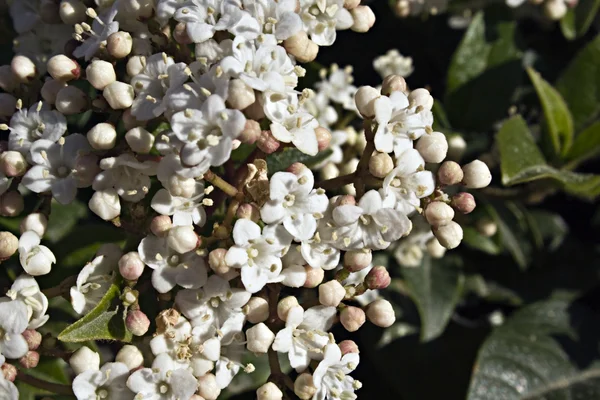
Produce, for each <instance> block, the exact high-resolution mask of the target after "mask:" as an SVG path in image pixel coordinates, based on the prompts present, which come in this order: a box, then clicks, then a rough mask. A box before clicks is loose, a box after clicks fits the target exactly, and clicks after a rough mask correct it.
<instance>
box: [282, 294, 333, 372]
mask: <svg viewBox="0 0 600 400" xmlns="http://www.w3.org/2000/svg"><path fill="white" fill-rule="evenodd" d="M335 314H336V309H335V307H326V306H316V307H311V308H309V309H308V310H306V311H304V309H303V308H302V307H301V306H295V307H292V309H291V310H290V311H289V313H288V316H287V320H286V323H285V328H284V329H282V330H280V331H279V332H277V336H276V337H275V342H274V343H273V350H275V351H278V352H280V353H288V357H289V359H290V365H291V366H292V368H295V369H296V371H297V372H302V371H303V370H305V369H306V367H308V364H309V363H310V360H311V359H312V360H321V359H322V358H323V348H324V347H325V346H326V345H327V343H329V334H328V333H327V331H328V330H329V328H331V326H332V325H333V321H334V319H335Z"/></svg>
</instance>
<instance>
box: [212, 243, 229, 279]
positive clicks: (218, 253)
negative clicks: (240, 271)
mask: <svg viewBox="0 0 600 400" xmlns="http://www.w3.org/2000/svg"><path fill="white" fill-rule="evenodd" d="M226 254H227V250H225V249H221V248H219V249H214V250H213V251H211V252H210V253H208V265H209V266H210V269H212V270H213V271H215V273H216V274H218V275H221V276H222V275H224V274H227V273H228V272H229V270H230V267H229V266H228V265H227V263H226V262H225V255H226Z"/></svg>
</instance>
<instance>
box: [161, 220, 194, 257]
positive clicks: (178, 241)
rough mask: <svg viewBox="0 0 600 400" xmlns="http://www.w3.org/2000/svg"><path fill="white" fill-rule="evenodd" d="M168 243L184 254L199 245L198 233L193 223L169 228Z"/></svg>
mask: <svg viewBox="0 0 600 400" xmlns="http://www.w3.org/2000/svg"><path fill="white" fill-rule="evenodd" d="M167 243H168V244H169V247H170V248H172V249H173V250H175V251H176V252H178V253H179V254H184V253H187V252H188V251H192V250H194V249H195V248H196V247H198V235H197V234H196V232H194V227H193V226H191V225H183V226H174V227H173V228H171V230H169V233H168V235H167Z"/></svg>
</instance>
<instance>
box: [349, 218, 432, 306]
mask: <svg viewBox="0 0 600 400" xmlns="http://www.w3.org/2000/svg"><path fill="white" fill-rule="evenodd" d="M430 232H431V229H430ZM431 236H433V233H432V234H431ZM410 237H412V232H411V235H410V236H409V238H410ZM341 268H342V267H340V269H341ZM372 269H373V265H369V266H368V267H367V268H363V269H361V270H360V271H358V272H350V274H349V275H348V277H347V278H346V279H344V280H343V281H342V285H344V286H347V285H359V284H361V283H363V282H364V281H365V278H366V277H367V275H368V274H369V271H370V270H372ZM377 298H379V291H378V290H371V289H367V290H366V291H365V292H364V293H363V294H361V295H360V296H354V298H353V300H355V301H356V302H358V304H360V305H361V306H363V307H364V306H366V305H367V304H370V303H371V302H373V301H375V300H377Z"/></svg>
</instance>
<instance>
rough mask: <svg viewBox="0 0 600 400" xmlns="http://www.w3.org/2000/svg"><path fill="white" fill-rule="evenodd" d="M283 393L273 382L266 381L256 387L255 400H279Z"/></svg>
mask: <svg viewBox="0 0 600 400" xmlns="http://www.w3.org/2000/svg"><path fill="white" fill-rule="evenodd" d="M281 399H283V393H282V392H281V390H280V389H279V388H278V387H277V385H275V384H274V383H273V382H267V383H265V384H264V385H262V386H261V387H259V388H258V389H256V400H281Z"/></svg>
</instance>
